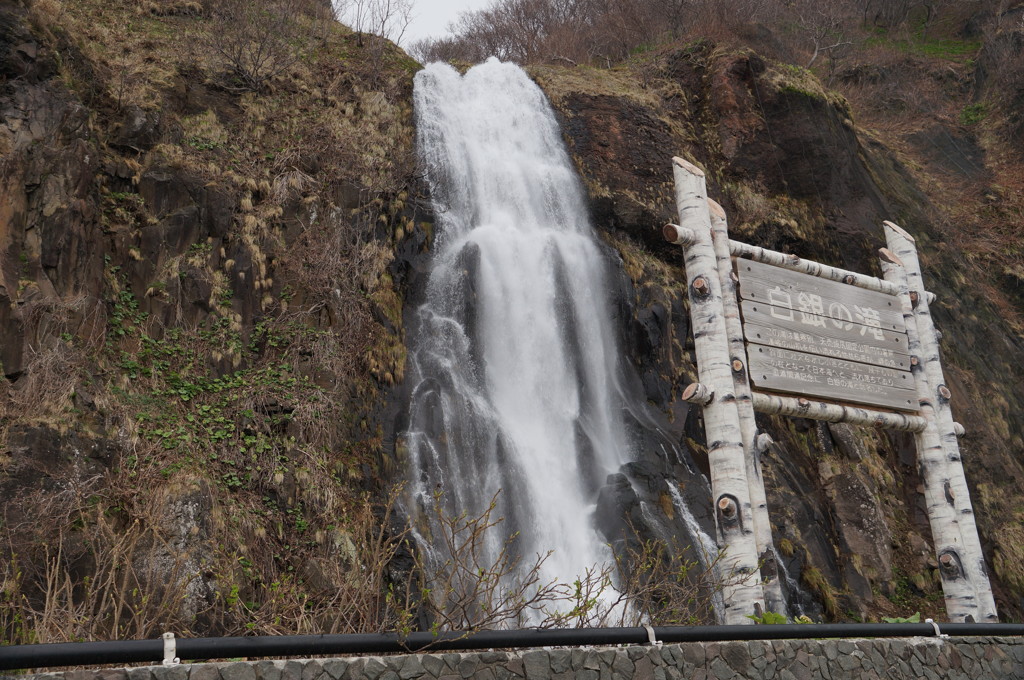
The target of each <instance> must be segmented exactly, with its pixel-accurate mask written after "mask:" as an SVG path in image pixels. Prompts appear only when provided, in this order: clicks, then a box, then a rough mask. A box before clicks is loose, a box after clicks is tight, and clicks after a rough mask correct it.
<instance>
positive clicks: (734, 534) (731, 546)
mask: <svg viewBox="0 0 1024 680" xmlns="http://www.w3.org/2000/svg"><path fill="white" fill-rule="evenodd" d="M672 170H673V175H674V177H675V188H676V208H677V210H678V212H679V224H680V225H681V226H683V227H686V228H688V229H690V230H692V231H693V233H694V235H695V239H694V242H693V243H692V244H690V245H688V246H686V247H685V249H684V260H685V265H686V278H687V280H688V282H689V290H688V292H689V299H690V321H691V325H692V327H693V340H694V346H695V350H696V354H697V373H698V376H699V380H700V382H701V383H702V384H703V385H705V386H706V388H707V389H708V390H709V391H711V392H712V393H713V394H712V398H711V400H710V401H709V402H708V403H707V405H706V406H705V407H704V428H705V433H706V435H707V445H708V462H709V465H710V471H711V492H712V496H713V498H714V502H715V525H716V527H717V533H718V544H719V547H720V548H722V549H724V550H725V556H724V558H723V560H722V565H723V571H724V572H725V573H724V574H723V576H724V578H725V581H726V586H725V591H724V597H725V607H726V609H725V622H726V623H727V624H751V623H753V621H751V620H750V619H748V618H747V615H753V614H755V613H756V612H757V609H756V608H757V607H760V608H761V609H762V610H763V608H764V593H763V590H762V588H761V574H760V569H759V568H758V556H757V544H756V542H755V540H754V521H753V515H752V512H751V505H750V487H749V484H748V481H747V466H746V462H745V456H744V451H743V435H742V432H741V429H740V419H739V413H738V411H737V408H736V395H735V391H734V386H733V377H732V362H731V360H730V358H729V345H728V339H727V334H726V328H725V315H724V312H723V309H722V286H721V283H720V281H719V277H718V267H717V264H716V262H715V250H714V245H713V241H712V235H711V232H712V229H711V215H710V213H709V212H708V198H707V186H706V183H705V179H704V173H703V172H702V171H701V170H700V169H699V168H697V167H695V166H693V165H691V164H690V163H687V162H686V161H684V160H682V159H681V158H673V159H672Z"/></svg>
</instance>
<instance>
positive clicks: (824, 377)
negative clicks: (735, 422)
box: [747, 345, 919, 411]
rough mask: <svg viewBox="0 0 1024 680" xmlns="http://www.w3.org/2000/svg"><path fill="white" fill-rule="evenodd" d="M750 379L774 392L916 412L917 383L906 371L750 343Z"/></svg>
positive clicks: (755, 385)
mask: <svg viewBox="0 0 1024 680" xmlns="http://www.w3.org/2000/svg"><path fill="white" fill-rule="evenodd" d="M747 354H748V360H749V362H750V381H751V383H752V384H753V385H754V387H756V388H759V389H763V390H769V391H773V392H791V393H795V394H809V395H816V396H820V397H825V398H827V399H836V400H839V401H846V402H853V403H857V404H873V405H876V406H885V407H888V408H892V409H896V410H900V411H917V410H918V408H919V406H918V398H917V386H916V384H915V383H914V376H913V374H911V373H910V372H909V371H896V370H893V369H891V368H883V367H881V366H872V365H870V364H862V363H858V362H856V361H846V360H844V359H836V358H834V357H828V356H822V355H820V354H805V353H803V352H793V351H791V350H788V349H781V348H779V347H766V346H764V345H749V346H748V347H747Z"/></svg>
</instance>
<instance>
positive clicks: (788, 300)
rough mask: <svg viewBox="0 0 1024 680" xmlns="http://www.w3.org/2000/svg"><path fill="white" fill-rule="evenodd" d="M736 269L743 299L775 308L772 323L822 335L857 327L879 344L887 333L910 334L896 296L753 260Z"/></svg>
mask: <svg viewBox="0 0 1024 680" xmlns="http://www.w3.org/2000/svg"><path fill="white" fill-rule="evenodd" d="M737 269H738V273H739V292H740V297H741V298H743V299H744V300H752V301H754V302H760V303H765V304H769V305H772V307H774V308H775V310H774V311H773V312H772V316H773V318H776V319H780V318H784V319H786V320H795V321H798V322H800V323H802V324H803V325H806V326H813V327H817V328H819V329H822V328H827V327H828V326H830V325H831V326H832V327H834V328H841V329H844V330H852V329H853V327H854V326H857V327H858V333H862V335H865V336H866V335H870V336H871V337H872V338H874V339H875V340H878V341H880V342H884V339H885V338H884V335H883V331H895V332H903V331H904V330H906V326H905V324H904V323H903V312H902V310H901V308H900V306H899V303H898V301H897V299H896V298H895V297H893V296H892V295H887V294H885V293H879V292H875V291H871V290H866V289H864V288H858V287H857V286H850V285H847V284H845V283H839V282H837V281H829V280H828V279H822V278H819V277H816V276H811V275H809V274H802V273H800V272H794V271H790V270H788V269H783V268H781V267H773V266H772V265H769V264H762V263H760V262H755V261H753V260H739V261H738V262H737ZM860 327H864V328H865V329H866V330H864V331H863V332H862V331H861V328H860Z"/></svg>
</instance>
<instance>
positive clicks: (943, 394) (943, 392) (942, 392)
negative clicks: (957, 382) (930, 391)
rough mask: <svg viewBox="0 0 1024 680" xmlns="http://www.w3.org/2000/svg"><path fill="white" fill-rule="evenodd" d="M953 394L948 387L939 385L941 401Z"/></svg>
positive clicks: (947, 399) (946, 399)
mask: <svg viewBox="0 0 1024 680" xmlns="http://www.w3.org/2000/svg"><path fill="white" fill-rule="evenodd" d="M952 396H953V393H952V392H950V391H949V388H948V387H946V386H945V385H939V398H940V399H942V400H943V401H949V400H950V398H951V397H952Z"/></svg>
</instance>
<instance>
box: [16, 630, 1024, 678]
mask: <svg viewBox="0 0 1024 680" xmlns="http://www.w3.org/2000/svg"><path fill="white" fill-rule="evenodd" d="M18 678H19V680H26V679H27V678H32V679H33V680H470V679H471V678H472V679H473V680H523V679H525V680H570V679H572V680H684V679H685V680H733V679H737V680H738V679H740V678H745V679H750V680H755V679H756V680H776V679H778V680H818V679H822V680H848V679H850V680H852V679H854V678H857V679H860V678H870V679H872V680H882V679H883V678H884V679H890V678H892V679H903V678H907V679H913V680H920V679H922V678H926V679H927V680H937V679H939V678H942V679H946V678H949V679H950V680H959V679H963V680H987V679H989V678H992V679H993V680H994V679H997V678H998V679H1000V680H1006V679H1008V678H1010V679H1014V678H1016V679H1024V638H985V637H975V638H950V639H947V640H942V639H939V638H904V639H872V640H771V641H769V640H766V641H756V640H755V641H750V642H722V643H717V642H690V643H682V644H666V645H664V646H631V647H587V648H573V649H540V650H528V651H508V652H505V651H489V652H467V653H449V654H408V655H399V656H384V657H348V658H336V659H316V660H311V659H307V660H301V661H294V660H292V661H236V662H223V663H197V664H181V665H178V666H168V667H164V666H147V667H143V668H131V669H117V670H109V669H107V670H97V671H65V672H58V673H40V674H36V675H31V676H26V675H21V676H18ZM0 680H3V679H0Z"/></svg>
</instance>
